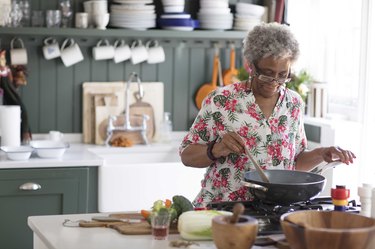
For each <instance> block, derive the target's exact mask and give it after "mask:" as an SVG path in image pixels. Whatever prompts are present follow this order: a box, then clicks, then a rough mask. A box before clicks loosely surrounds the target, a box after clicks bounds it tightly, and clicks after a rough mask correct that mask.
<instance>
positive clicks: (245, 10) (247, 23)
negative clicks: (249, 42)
mask: <svg viewBox="0 0 375 249" xmlns="http://www.w3.org/2000/svg"><path fill="white" fill-rule="evenodd" d="M264 13H265V8H264V7H263V6H260V5H256V4H250V3H243V2H238V3H236V14H235V19H234V26H233V29H235V30H246V31H247V30H251V29H253V28H254V26H256V25H257V24H259V23H260V22H261V20H262V17H263V15H264Z"/></svg>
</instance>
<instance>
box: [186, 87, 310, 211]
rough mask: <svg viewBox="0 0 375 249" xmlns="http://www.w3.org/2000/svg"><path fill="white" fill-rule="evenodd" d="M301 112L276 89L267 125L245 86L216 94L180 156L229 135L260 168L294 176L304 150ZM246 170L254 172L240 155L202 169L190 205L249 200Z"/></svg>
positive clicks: (296, 100)
mask: <svg viewBox="0 0 375 249" xmlns="http://www.w3.org/2000/svg"><path fill="white" fill-rule="evenodd" d="M303 108H304V104H303V101H302V99H301V97H300V96H299V95H298V93H296V92H294V91H292V90H290V89H287V88H285V87H280V97H279V99H278V101H277V103H276V106H275V108H274V110H273V112H272V114H271V116H270V117H269V118H268V119H267V118H266V117H265V116H264V115H263V113H262V111H261V109H260V107H259V106H258V105H257V104H256V103H255V97H254V95H253V93H252V91H251V90H247V89H246V86H245V84H243V83H241V82H239V83H235V84H231V85H228V86H226V87H222V88H217V90H215V91H213V92H211V93H210V94H209V95H208V96H207V97H206V99H205V100H204V103H203V106H202V109H201V110H200V111H199V113H198V115H197V117H196V119H195V121H194V123H193V125H192V126H191V128H190V130H189V132H188V134H187V135H186V136H185V137H184V139H183V141H182V143H181V146H180V153H182V151H183V150H184V149H185V148H186V147H187V146H188V145H190V144H208V143H209V142H210V141H213V140H216V139H217V140H218V141H220V139H221V134H223V133H226V132H228V131H234V132H237V133H238V134H239V135H240V136H241V137H242V138H243V139H244V141H245V144H246V146H247V148H248V149H249V151H250V153H251V154H252V156H253V158H254V159H255V160H256V161H257V162H258V163H259V165H261V167H262V168H264V169H286V170H294V169H295V164H296V158H297V156H298V154H299V153H301V152H302V151H303V150H305V148H306V135H305V130H304V126H303V121H302V118H303ZM249 170H255V168H254V166H253V165H252V163H251V161H250V159H249V158H248V157H247V156H246V155H245V154H241V155H237V154H234V153H232V154H229V155H228V156H227V157H226V158H220V159H218V160H216V161H215V162H213V163H212V164H211V165H210V166H209V167H208V168H207V171H206V173H205V175H204V178H203V180H202V182H201V186H202V189H201V191H200V192H199V194H198V196H197V197H196V199H195V200H194V202H193V204H194V205H195V206H196V207H204V206H206V205H207V204H208V203H209V202H213V201H215V202H218V201H240V200H251V199H252V196H251V194H250V193H249V191H248V188H247V187H245V186H243V185H242V184H241V180H243V173H244V172H246V171H249Z"/></svg>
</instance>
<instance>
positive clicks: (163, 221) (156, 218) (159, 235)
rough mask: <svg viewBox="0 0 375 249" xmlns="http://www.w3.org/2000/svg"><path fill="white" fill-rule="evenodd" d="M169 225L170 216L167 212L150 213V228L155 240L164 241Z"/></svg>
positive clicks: (166, 237)
mask: <svg viewBox="0 0 375 249" xmlns="http://www.w3.org/2000/svg"><path fill="white" fill-rule="evenodd" d="M170 223H171V214H170V213H168V212H162V213H152V214H151V227H152V236H153V237H154V239H156V240H166V239H168V234H169V225H170Z"/></svg>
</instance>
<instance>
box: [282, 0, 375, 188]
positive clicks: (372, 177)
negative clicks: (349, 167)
mask: <svg viewBox="0 0 375 249" xmlns="http://www.w3.org/2000/svg"><path fill="white" fill-rule="evenodd" d="M288 3H289V4H288V20H287V21H288V23H290V27H291V29H292V31H293V32H294V33H295V34H296V36H297V39H298V40H299V42H300V48H301V55H300V59H299V60H298V61H297V63H296V65H295V70H296V71H299V70H301V69H307V70H308V72H310V73H311V74H312V76H313V77H314V78H315V79H316V80H317V81H321V82H325V83H327V86H328V113H329V114H330V115H331V116H332V117H333V116H336V117H337V116H339V117H340V118H344V119H347V120H351V121H355V122H359V123H360V125H361V127H363V128H362V129H356V130H353V131H348V132H354V133H357V134H358V136H359V137H360V146H358V147H356V148H351V149H352V150H353V151H355V152H356V155H357V160H356V167H358V179H355V180H353V181H357V182H356V184H358V183H364V182H370V183H372V184H374V185H375V166H374V164H373V156H372V155H373V149H371V148H373V147H374V146H373V141H375V131H374V129H373V128H372V127H373V126H374V123H375V75H374V74H375V71H374V68H375V48H374V46H375V45H373V44H375V17H374V14H375V3H374V1H372V0H359V1H349V0H289V2H288ZM345 179H349V180H350V179H353V177H349V176H348V177H345ZM355 192H356V190H355Z"/></svg>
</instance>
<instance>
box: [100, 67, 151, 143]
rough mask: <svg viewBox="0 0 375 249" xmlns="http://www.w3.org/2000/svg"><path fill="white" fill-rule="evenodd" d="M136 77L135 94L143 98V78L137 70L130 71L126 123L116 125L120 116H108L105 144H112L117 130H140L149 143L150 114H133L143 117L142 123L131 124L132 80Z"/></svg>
mask: <svg viewBox="0 0 375 249" xmlns="http://www.w3.org/2000/svg"><path fill="white" fill-rule="evenodd" d="M134 78H136V79H137V83H138V92H136V93H135V95H136V96H137V97H138V98H143V95H144V92H143V87H142V85H141V80H140V78H139V77H138V74H137V73H135V72H132V73H130V76H129V80H128V81H127V83H126V89H125V97H126V98H125V113H124V124H123V125H116V121H117V119H118V117H117V116H116V115H110V116H109V117H108V126H107V138H106V140H105V142H104V143H105V145H106V146H110V141H111V139H112V136H113V132H115V131H131V132H140V134H141V137H142V140H143V143H144V144H148V139H147V121H148V120H149V119H150V117H149V115H146V114H142V115H132V117H136V118H142V124H141V125H140V126H132V125H131V124H130V113H129V111H130V104H129V102H130V83H131V82H132V80H133V79H134Z"/></svg>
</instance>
